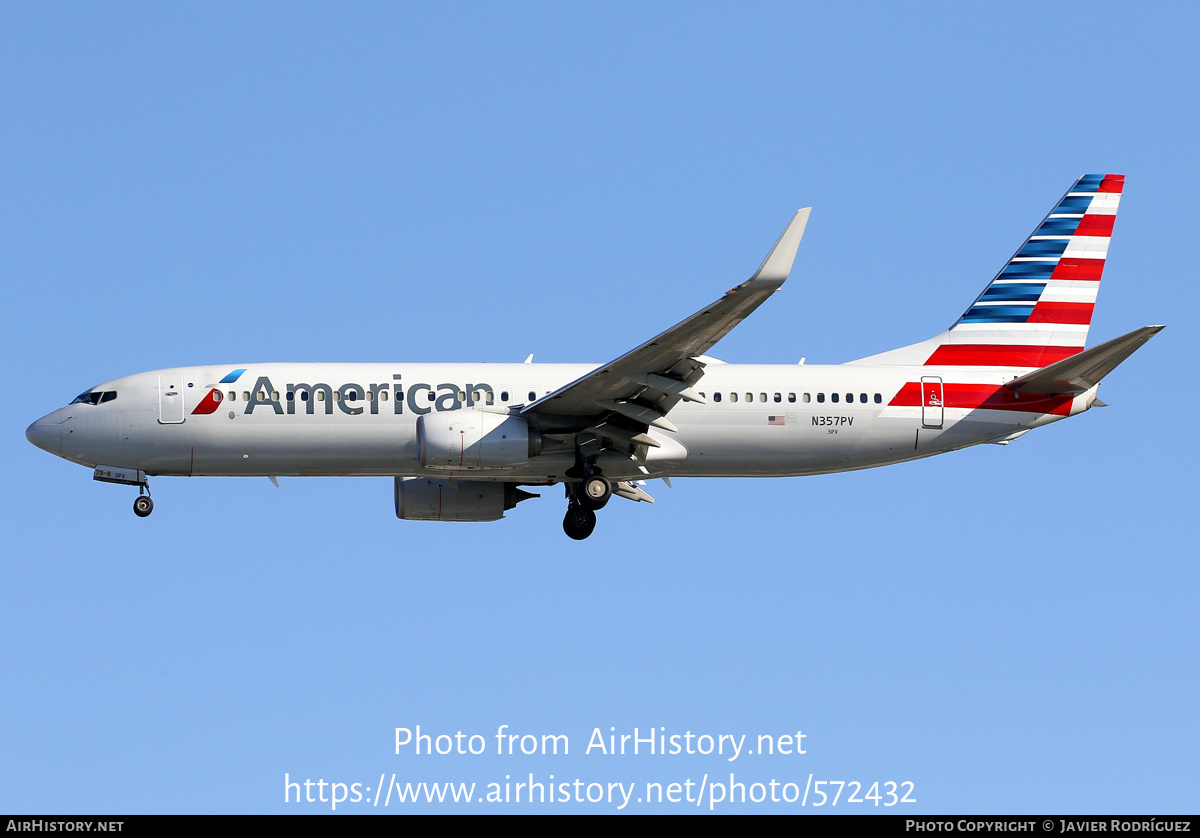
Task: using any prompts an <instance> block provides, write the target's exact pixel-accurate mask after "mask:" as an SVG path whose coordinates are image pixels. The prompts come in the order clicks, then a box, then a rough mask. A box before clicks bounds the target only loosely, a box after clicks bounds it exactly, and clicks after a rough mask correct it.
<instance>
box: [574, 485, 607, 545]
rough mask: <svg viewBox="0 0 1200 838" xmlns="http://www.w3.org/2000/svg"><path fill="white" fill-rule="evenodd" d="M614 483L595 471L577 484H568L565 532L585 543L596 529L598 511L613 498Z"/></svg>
mask: <svg viewBox="0 0 1200 838" xmlns="http://www.w3.org/2000/svg"><path fill="white" fill-rule="evenodd" d="M612 494H613V488H612V483H611V482H610V481H609V479H608V478H607V477H605V476H604V475H603V474H601V473H600V472H599V471H593V472H591V473H590V474H588V475H587V476H586V477H584V478H583V480H581V481H580V482H579V483H577V484H570V483H568V484H567V515H566V517H565V518H563V532H565V533H566V534H567V536H568V537H569V538H573V539H575V540H576V541H583V539H585V538H587V537H588V536H589V535H591V534H592V530H594V529H596V510H597V509H603V508H604V505H605V504H606V503H608V501H609V499H610V498H612Z"/></svg>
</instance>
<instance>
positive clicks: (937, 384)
mask: <svg viewBox="0 0 1200 838" xmlns="http://www.w3.org/2000/svg"><path fill="white" fill-rule="evenodd" d="M944 416H945V392H944V391H943V389H942V379H941V377H940V376H936V375H923V376H921V426H922V427H924V428H940V427H941V426H942V419H943V418H944Z"/></svg>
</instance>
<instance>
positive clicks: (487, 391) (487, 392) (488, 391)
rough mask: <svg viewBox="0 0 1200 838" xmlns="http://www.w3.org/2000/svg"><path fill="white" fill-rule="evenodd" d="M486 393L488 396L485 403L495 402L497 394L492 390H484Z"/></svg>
mask: <svg viewBox="0 0 1200 838" xmlns="http://www.w3.org/2000/svg"><path fill="white" fill-rule="evenodd" d="M484 393H485V394H486V397H485V398H484V400H483V401H484V403H485V404H494V403H495V401H496V396H495V395H494V394H493V393H492V391H491V390H484Z"/></svg>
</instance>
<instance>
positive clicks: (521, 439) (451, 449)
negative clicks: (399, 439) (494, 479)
mask: <svg viewBox="0 0 1200 838" xmlns="http://www.w3.org/2000/svg"><path fill="white" fill-rule="evenodd" d="M417 441H418V443H419V445H420V451H421V465H422V466H424V467H425V468H437V469H454V470H455V471H459V470H466V469H485V468H508V467H510V466H518V465H522V464H524V463H527V462H529V460H530V459H531V458H532V457H536V456H537V455H538V454H540V453H541V450H542V436H541V434H539V433H537V432H536V431H533V432H531V431H530V429H529V423H528V422H526V421H525V420H524V419H523V418H521V417H520V416H510V415H508V414H507V413H488V412H486V411H482V410H472V409H470V408H466V409H462V410H445V411H440V412H438V413H429V414H426V415H424V416H422V417H421V418H420V419H419V420H417Z"/></svg>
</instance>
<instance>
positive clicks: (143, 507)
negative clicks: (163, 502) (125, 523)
mask: <svg viewBox="0 0 1200 838" xmlns="http://www.w3.org/2000/svg"><path fill="white" fill-rule="evenodd" d="M143 491H145V493H146V494H142V492H143ZM153 511H154V501H152V500H150V487H149V486H148V485H146V484H145V483H143V484H141V485H139V486H138V496H137V499H136V500H134V502H133V514H134V515H136V516H138V517H139V518H145V517H146V516H147V515H149V514H150V513H151V512H153Z"/></svg>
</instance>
